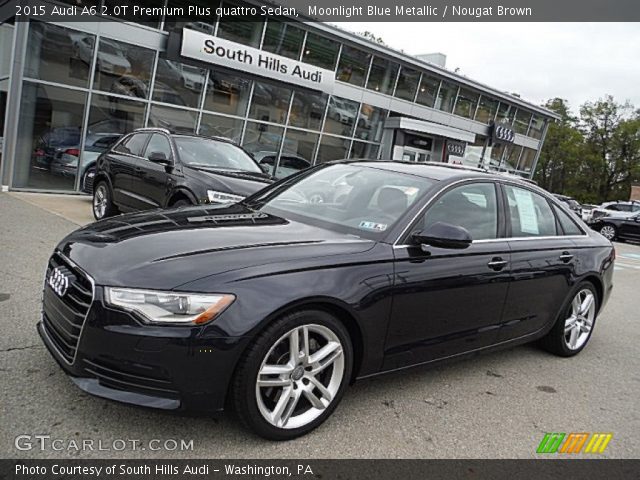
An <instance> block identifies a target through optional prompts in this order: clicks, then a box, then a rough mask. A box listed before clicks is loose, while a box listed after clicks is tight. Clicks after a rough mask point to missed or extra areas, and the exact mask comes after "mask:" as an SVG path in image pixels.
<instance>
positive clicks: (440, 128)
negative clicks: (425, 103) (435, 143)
mask: <svg viewBox="0 0 640 480" xmlns="http://www.w3.org/2000/svg"><path fill="white" fill-rule="evenodd" d="M384 128H399V129H401V130H412V131H414V132H419V133H428V134H431V135H438V136H440V137H446V138H454V139H456V140H461V141H463V142H468V143H473V142H475V141H476V134H475V133H472V132H469V131H467V130H460V129H459V128H453V127H448V126H446V125H440V124H439V123H433V122H427V121H425V120H417V119H415V118H408V117H389V118H388V119H387V121H386V122H385V124H384Z"/></svg>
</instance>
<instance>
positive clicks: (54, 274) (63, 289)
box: [47, 268, 69, 297]
mask: <svg viewBox="0 0 640 480" xmlns="http://www.w3.org/2000/svg"><path fill="white" fill-rule="evenodd" d="M47 283H48V284H49V286H50V287H51V290H53V291H54V292H56V293H57V294H58V296H59V297H64V294H65V293H67V289H68V288H69V277H67V276H66V275H65V274H64V273H63V272H62V270H60V268H54V269H53V270H51V273H49V278H47Z"/></svg>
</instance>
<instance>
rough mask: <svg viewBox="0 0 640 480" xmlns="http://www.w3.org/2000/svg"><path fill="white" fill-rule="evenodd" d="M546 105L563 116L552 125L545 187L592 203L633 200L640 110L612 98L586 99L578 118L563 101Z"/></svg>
mask: <svg viewBox="0 0 640 480" xmlns="http://www.w3.org/2000/svg"><path fill="white" fill-rule="evenodd" d="M545 106H546V107H547V108H548V109H550V110H553V111H554V112H556V113H558V115H559V116H560V120H559V121H557V122H555V123H553V124H551V125H550V126H549V130H548V132H547V137H546V139H545V143H544V145H543V147H542V151H541V152H540V159H539V160H538V165H537V167H536V173H535V177H534V178H535V179H536V181H537V182H538V183H539V184H540V186H542V187H543V188H546V189H547V190H549V191H551V192H555V193H563V194H565V195H570V196H572V197H575V198H576V199H577V200H579V201H581V202H586V203H601V202H604V201H606V200H618V199H626V198H629V193H630V190H631V184H632V183H633V182H637V181H640V110H635V111H634V108H633V107H632V106H631V105H630V104H629V103H624V104H620V103H618V102H616V101H615V100H614V99H613V97H611V96H607V97H605V98H603V99H600V100H597V101H595V102H587V103H585V104H584V105H583V106H582V107H581V108H580V116H579V117H577V118H576V117H575V116H573V115H572V114H571V111H570V108H569V105H568V104H567V102H566V101H565V100H563V99H560V98H555V99H553V100H549V101H548V102H547V103H546V105H545Z"/></svg>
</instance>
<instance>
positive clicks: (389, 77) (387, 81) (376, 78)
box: [367, 57, 400, 95]
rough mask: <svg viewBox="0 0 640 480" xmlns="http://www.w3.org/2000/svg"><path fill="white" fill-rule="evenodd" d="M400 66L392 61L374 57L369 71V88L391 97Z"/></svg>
mask: <svg viewBox="0 0 640 480" xmlns="http://www.w3.org/2000/svg"><path fill="white" fill-rule="evenodd" d="M398 68H400V67H399V65H398V64H397V63H394V62H392V61H390V60H386V59H384V58H380V57H374V58H373V62H371V70H370V71H369V80H368V81H367V88H368V89H369V90H375V91H376V92H380V93H385V94H387V95H391V93H392V92H393V88H394V86H395V83H396V77H397V76H398Z"/></svg>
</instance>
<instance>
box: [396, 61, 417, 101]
mask: <svg viewBox="0 0 640 480" xmlns="http://www.w3.org/2000/svg"><path fill="white" fill-rule="evenodd" d="M419 82H420V72H418V71H417V70H413V69H411V68H405V67H402V68H401V69H400V75H399V76H398V83H397V85H396V92H395V94H394V95H395V96H396V97H398V98H401V99H403V100H409V101H410V102H413V99H414V98H415V97H416V92H417V91H418V83H419Z"/></svg>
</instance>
